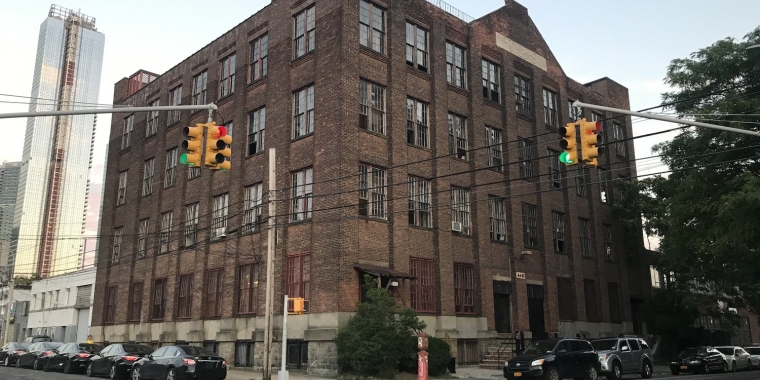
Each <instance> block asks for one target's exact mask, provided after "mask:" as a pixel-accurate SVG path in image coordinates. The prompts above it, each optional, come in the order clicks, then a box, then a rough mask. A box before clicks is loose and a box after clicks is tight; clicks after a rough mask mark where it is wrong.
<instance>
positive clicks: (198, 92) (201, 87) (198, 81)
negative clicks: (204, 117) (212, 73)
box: [193, 71, 208, 105]
mask: <svg viewBox="0 0 760 380" xmlns="http://www.w3.org/2000/svg"><path fill="white" fill-rule="evenodd" d="M207 82H208V71H204V72H202V73H200V74H198V75H196V76H194V77H193V105H196V104H206V86H207V84H208V83H207Z"/></svg>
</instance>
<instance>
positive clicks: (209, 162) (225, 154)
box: [205, 122, 232, 171]
mask: <svg viewBox="0 0 760 380" xmlns="http://www.w3.org/2000/svg"><path fill="white" fill-rule="evenodd" d="M206 128H207V129H208V131H207V133H206V160H205V164H206V167H208V168H209V169H212V170H219V169H222V170H225V171H226V170H230V166H231V165H230V156H231V155H232V150H231V148H230V146H231V145H232V136H230V135H228V134H227V128H225V127H224V126H223V125H219V126H217V125H216V123H214V122H211V123H208V124H206Z"/></svg>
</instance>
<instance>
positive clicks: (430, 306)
mask: <svg viewBox="0 0 760 380" xmlns="http://www.w3.org/2000/svg"><path fill="white" fill-rule="evenodd" d="M409 272H410V273H411V275H412V276H414V279H412V281H411V287H410V295H411V305H412V309H414V310H415V311H421V312H427V313H434V312H435V265H434V263H433V260H428V259H418V258H410V259H409Z"/></svg>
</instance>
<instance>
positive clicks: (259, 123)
mask: <svg viewBox="0 0 760 380" xmlns="http://www.w3.org/2000/svg"><path fill="white" fill-rule="evenodd" d="M266 113H267V109H266V108H265V107H264V108H259V109H257V110H255V111H253V112H251V113H249V114H248V152H247V155H249V156H251V155H254V154H256V153H259V152H263V151H264V141H265V137H266Z"/></svg>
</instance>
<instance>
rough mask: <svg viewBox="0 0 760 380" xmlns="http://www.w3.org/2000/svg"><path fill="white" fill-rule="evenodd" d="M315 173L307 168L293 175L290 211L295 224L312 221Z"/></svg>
mask: <svg viewBox="0 0 760 380" xmlns="http://www.w3.org/2000/svg"><path fill="white" fill-rule="evenodd" d="M313 173H314V172H313V169H312V168H306V169H303V170H301V171H297V172H295V173H293V176H292V177H293V182H292V183H293V187H292V188H291V200H292V203H291V210H290V220H291V221H293V222H295V221H299V220H307V219H311V206H312V198H311V191H312V183H313V182H314V174H313Z"/></svg>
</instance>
